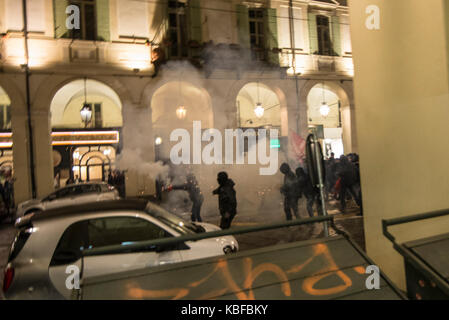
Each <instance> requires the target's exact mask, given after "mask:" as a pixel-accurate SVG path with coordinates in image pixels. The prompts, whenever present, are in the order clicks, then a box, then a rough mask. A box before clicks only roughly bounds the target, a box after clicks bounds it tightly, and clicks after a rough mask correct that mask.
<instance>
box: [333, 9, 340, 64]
mask: <svg viewBox="0 0 449 320" xmlns="http://www.w3.org/2000/svg"><path fill="white" fill-rule="evenodd" d="M331 21H332V45H333V49H334V52H335V53H336V54H337V55H339V56H341V38H340V18H339V17H337V16H333V17H332V20H331Z"/></svg>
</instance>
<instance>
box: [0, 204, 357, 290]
mask: <svg viewBox="0 0 449 320" xmlns="http://www.w3.org/2000/svg"><path fill="white" fill-rule="evenodd" d="M299 213H300V215H301V217H303V218H307V217H308V215H307V211H306V208H305V204H304V203H303V202H300V204H299ZM328 213H329V214H332V215H335V221H336V224H337V226H338V227H339V228H341V229H343V230H345V231H346V232H348V233H349V234H350V236H351V237H352V238H353V239H354V240H355V242H356V243H357V244H358V245H359V246H361V247H362V248H364V246H365V243H364V236H363V218H362V217H361V216H357V214H358V213H359V209H358V208H357V207H356V206H355V204H354V202H353V201H348V207H347V213H345V214H344V215H342V214H340V212H339V210H338V209H337V203H336V202H335V201H331V202H330V203H329V204H328ZM282 214H283V213H282ZM282 214H280V213H273V214H271V215H268V214H267V215H254V214H250V213H247V212H239V213H238V215H237V216H236V218H235V220H234V222H233V223H232V225H233V226H235V227H237V226H252V225H257V224H261V223H270V222H275V221H276V222H279V221H283V220H282V219H284V220H285V217H284V216H283V215H282ZM183 217H184V218H186V219H189V215H188V214H184V215H183ZM204 220H205V222H210V223H213V224H215V225H219V224H220V219H219V217H218V216H217V215H205V216H204ZM331 234H332V232H331ZM14 235H15V229H14V227H13V226H12V225H11V224H5V223H3V224H0V270H2V271H1V277H0V285H1V284H2V282H3V269H4V267H5V265H6V263H7V257H8V253H9V248H10V245H11V242H12V240H13V238H14ZM322 236H323V228H322V225H321V224H313V225H306V226H297V227H290V228H287V229H286V228H282V229H276V230H270V231H263V232H254V233H249V234H243V235H237V236H236V238H237V240H238V242H239V245H240V250H241V251H243V250H249V249H254V248H260V247H265V246H270V245H275V244H281V243H288V242H293V241H301V240H308V239H312V238H318V237H322ZM0 298H1V296H0Z"/></svg>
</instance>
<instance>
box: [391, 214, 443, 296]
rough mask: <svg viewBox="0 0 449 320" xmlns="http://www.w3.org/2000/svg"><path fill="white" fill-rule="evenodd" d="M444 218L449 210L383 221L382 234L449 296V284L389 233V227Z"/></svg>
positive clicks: (408, 260)
mask: <svg viewBox="0 0 449 320" xmlns="http://www.w3.org/2000/svg"><path fill="white" fill-rule="evenodd" d="M443 216H449V209H444V210H438V211H431V212H427V213H420V214H415V215H411V216H406V217H399V218H393V219H383V220H382V232H383V234H384V236H385V237H386V238H387V239H388V240H390V241H391V242H392V243H393V248H394V249H395V250H396V251H398V252H399V253H400V254H401V255H402V256H403V257H404V260H406V261H407V262H409V263H410V264H411V265H412V266H413V267H414V268H416V269H418V270H420V271H421V272H422V273H423V274H424V275H425V276H427V277H428V278H429V279H430V280H432V281H433V282H434V283H435V284H437V285H438V287H439V288H440V289H441V290H442V291H443V292H444V293H445V294H447V295H449V283H448V282H447V281H446V280H445V279H443V278H442V277H441V276H440V275H439V274H438V273H437V272H435V271H434V270H433V269H432V268H431V267H430V266H429V265H428V264H427V263H425V262H424V261H422V260H420V259H419V258H418V257H417V256H416V255H415V254H414V253H413V252H412V251H411V250H410V249H409V248H407V247H406V246H405V245H404V244H399V243H398V242H396V238H395V236H393V235H392V234H391V233H390V232H389V231H388V227H391V226H396V225H400V224H405V223H410V222H416V221H421V220H425V219H432V218H438V217H443Z"/></svg>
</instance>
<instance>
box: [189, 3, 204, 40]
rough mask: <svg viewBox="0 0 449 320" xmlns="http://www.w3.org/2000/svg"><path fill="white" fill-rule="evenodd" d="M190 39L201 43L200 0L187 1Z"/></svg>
mask: <svg viewBox="0 0 449 320" xmlns="http://www.w3.org/2000/svg"><path fill="white" fill-rule="evenodd" d="M189 22H190V40H193V41H197V42H198V43H201V42H202V40H203V34H202V25H201V1H200V0H190V1H189Z"/></svg>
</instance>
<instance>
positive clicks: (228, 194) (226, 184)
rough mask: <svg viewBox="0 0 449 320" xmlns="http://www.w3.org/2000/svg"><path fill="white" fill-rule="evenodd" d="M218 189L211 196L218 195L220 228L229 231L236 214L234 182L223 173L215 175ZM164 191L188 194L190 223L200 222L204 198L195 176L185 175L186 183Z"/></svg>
mask: <svg viewBox="0 0 449 320" xmlns="http://www.w3.org/2000/svg"><path fill="white" fill-rule="evenodd" d="M217 182H218V188H217V189H215V190H214V191H213V192H212V194H213V195H218V209H219V211H220V215H221V221H220V228H222V229H229V228H230V227H231V223H232V220H233V219H234V217H235V215H236V214H237V197H236V194H235V190H234V185H235V183H234V181H232V179H230V178H229V176H228V174H227V173H226V172H224V171H222V172H220V173H218V175H217ZM164 190H167V191H171V190H184V191H187V193H188V194H189V199H190V201H192V204H193V205H192V222H196V221H198V222H202V219H201V215H200V213H201V206H202V204H203V201H204V196H203V194H202V192H201V190H200V187H199V185H198V181H197V180H196V178H195V175H193V174H192V173H190V174H188V175H187V181H186V183H184V184H180V185H170V186H168V188H166V189H165V188H164Z"/></svg>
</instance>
